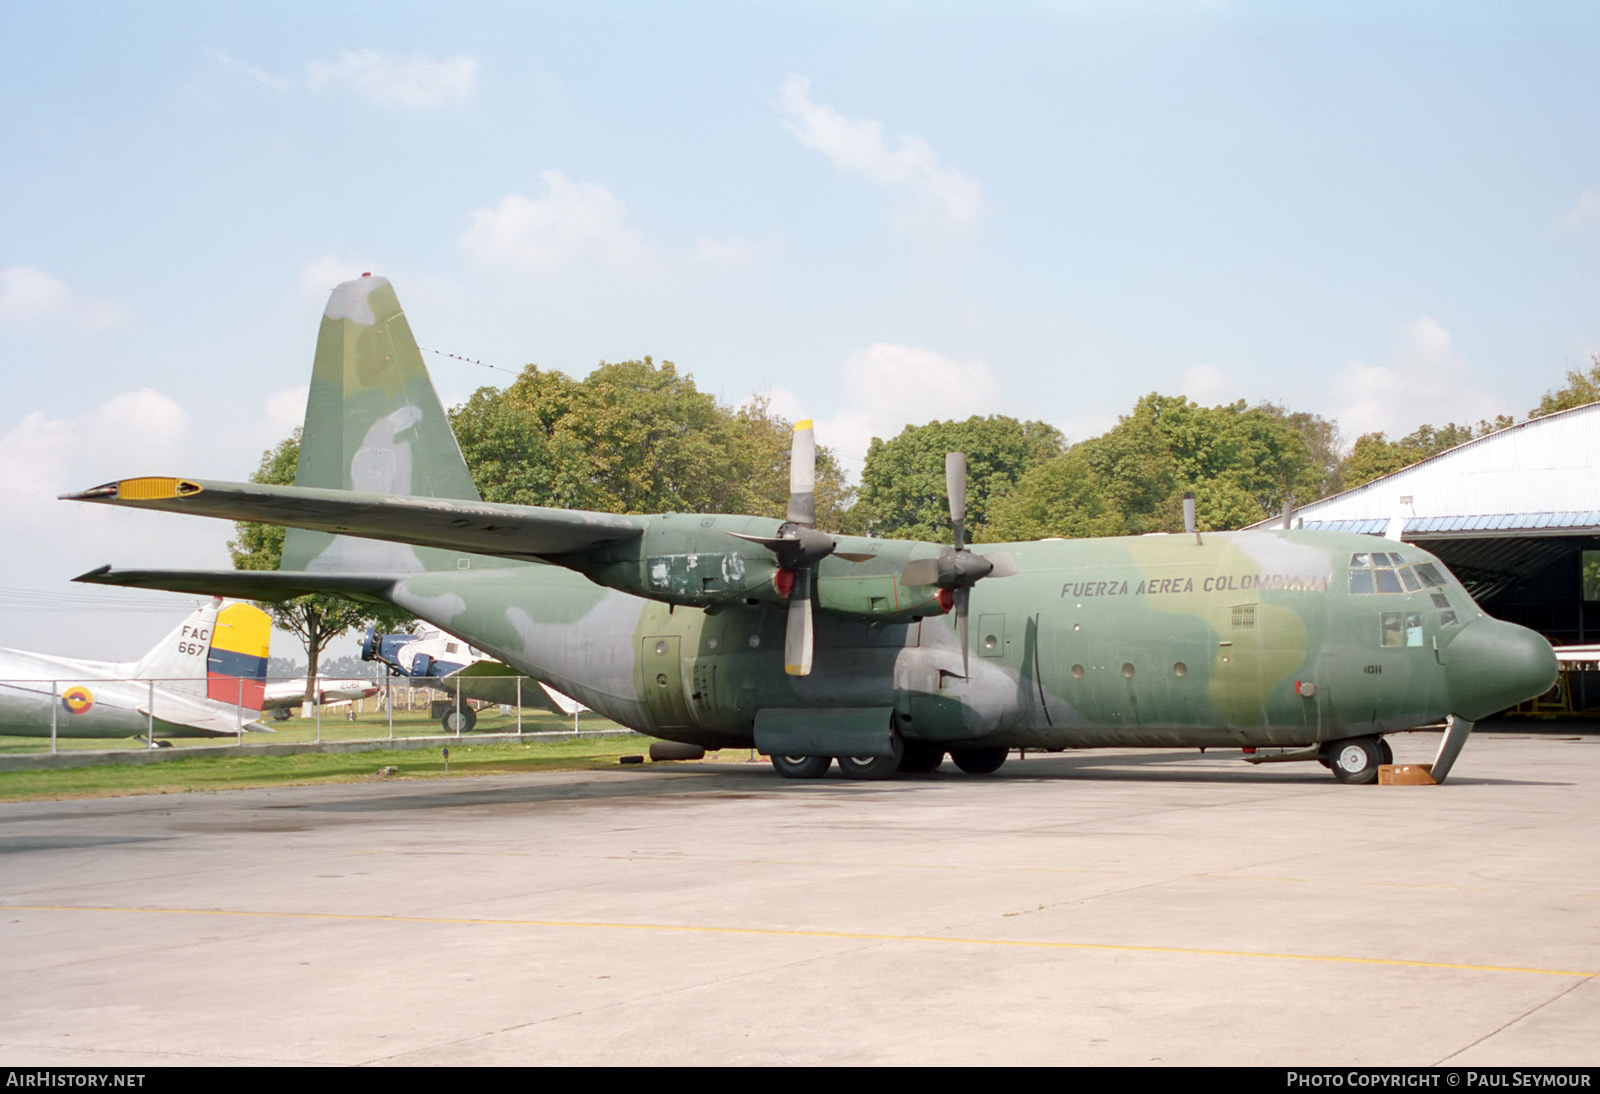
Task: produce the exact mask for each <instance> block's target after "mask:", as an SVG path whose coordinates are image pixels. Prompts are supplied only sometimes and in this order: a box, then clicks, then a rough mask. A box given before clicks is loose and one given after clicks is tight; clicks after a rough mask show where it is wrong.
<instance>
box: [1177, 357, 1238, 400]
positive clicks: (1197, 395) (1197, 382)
mask: <svg viewBox="0 0 1600 1094" xmlns="http://www.w3.org/2000/svg"><path fill="white" fill-rule="evenodd" d="M1178 392H1179V394H1181V395H1186V396H1188V397H1189V399H1190V400H1191V401H1193V402H1196V403H1199V404H1200V405H1201V406H1216V405H1218V404H1220V403H1227V402H1232V401H1233V400H1234V399H1237V398H1239V385H1238V383H1237V382H1236V381H1235V380H1234V378H1233V377H1232V376H1229V375H1228V374H1227V373H1226V372H1223V371H1222V370H1221V369H1220V368H1217V367H1216V366H1215V365H1191V366H1190V367H1188V368H1186V369H1184V370H1183V376H1182V378H1181V379H1180V380H1179V382H1178Z"/></svg>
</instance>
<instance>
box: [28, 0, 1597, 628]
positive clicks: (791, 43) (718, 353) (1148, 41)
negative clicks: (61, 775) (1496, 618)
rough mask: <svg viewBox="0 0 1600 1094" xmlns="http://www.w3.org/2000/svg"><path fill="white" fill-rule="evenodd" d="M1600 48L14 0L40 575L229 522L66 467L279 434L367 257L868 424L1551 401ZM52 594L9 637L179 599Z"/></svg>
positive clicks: (1590, 279)
mask: <svg viewBox="0 0 1600 1094" xmlns="http://www.w3.org/2000/svg"><path fill="white" fill-rule="evenodd" d="M1395 9H1398V10H1395ZM1597 47H1600V9H1597V8H1595V7H1594V6H1593V5H1579V4H1515V5H1512V4H1497V5H1489V4H1470V3H1465V4H1462V3H1452V4H1422V3H1416V4H1407V5H1399V6H1397V5H1362V4H1316V3H1304V4H1279V5H1266V4H1248V3H1245V4H1235V3H1222V2H1215V3H1212V2H1206V3H1134V4H1108V3H1057V4H999V5H983V6H979V5H976V4H954V3H952V4H916V5H912V4H896V3H883V4H874V5H846V4H827V3H815V4H790V5H765V4H748V3H737V4H736V3H727V4H715V3H697V4H684V5H676V6H671V5H654V4H607V3H597V4H587V5H574V4H570V3H568V4H545V5H541V4H523V3H518V4H510V3H508V4H501V5H492V4H469V5H466V6H465V7H464V9H463V10H461V11H453V12H445V11H443V10H442V9H440V8H439V7H438V6H437V5H426V6H422V5H419V6H407V5H397V4H381V5H380V4H372V5H362V4H350V5H319V6H315V7H313V6H309V5H297V4H280V5H276V6H274V7H272V8H270V9H269V8H261V9H255V10H250V9H245V8H244V7H243V6H239V7H238V8H237V9H236V8H235V7H234V6H227V5H200V4H193V5H185V4H171V3H167V4H163V3H157V4H152V5H139V6H130V5H121V4H109V3H108V4H82V3H62V4H54V5H38V4H26V3H19V2H15V0H0V117H3V118H4V129H3V131H4V133H5V135H6V136H5V140H4V141H3V142H0V197H3V201H4V206H3V207H4V209H5V214H4V216H3V217H0V361H3V362H4V365H5V375H6V378H7V381H8V385H9V388H10V392H11V398H10V399H9V400H7V401H6V403H5V405H4V407H3V409H0V502H3V504H4V505H5V507H6V510H7V524H8V527H9V528H10V529H11V531H12V534H11V535H10V536H7V537H6V539H5V541H4V542H3V543H0V565H3V566H4V568H5V571H6V574H7V576H6V577H5V578H4V579H3V580H0V585H3V586H5V587H6V588H8V589H27V590H38V591H44V592H51V591H62V592H66V591H71V592H73V593H77V592H80V591H82V590H81V587H80V588H73V587H70V586H67V585H66V584H65V583H66V581H67V579H69V578H70V577H71V576H73V575H74V574H76V573H78V572H81V571H82V570H84V569H88V568H90V567H92V566H95V565H99V564H101V563H104V562H116V563H118V564H119V565H162V564H175V565H224V564H226V552H225V542H226V539H227V535H228V532H229V529H228V528H226V527H225V526H221V525H218V524H215V523H214V522H203V521H183V520H174V519H172V518H159V517H156V516H152V515H149V514H129V513H113V512H104V511H99V510H93V509H91V508H90V507H85V506H72V505H68V504H66V503H61V502H56V501H54V500H53V498H54V496H55V495H56V494H57V493H60V492H61V491H64V490H68V489H75V488H80V487H83V486H87V485H91V484H93V483H97V482H101V481H104V480H106V479H110V478H114V477H119V476H123V475H128V474H142V473H182V474H193V475H201V476H207V477H216V478H242V477H244V476H246V475H248V474H249V472H250V471H251V470H252V469H253V467H254V466H255V463H256V462H257V460H258V459H259V457H260V454H261V451H262V450H263V449H264V448H265V447H267V446H268V445H270V444H272V443H274V442H275V441H276V440H278V439H280V438H281V437H282V436H283V435H285V434H286V433H287V432H288V430H289V429H290V428H292V427H293V425H294V424H296V423H297V421H298V419H299V416H300V413H301V410H302V407H301V404H300V400H301V399H302V398H303V391H304V387H303V385H304V384H305V382H306V377H307V374H308V372H309V367H310V359H311V350H312V346H313V344H314V339H315V331H316V323H317V319H318V316H319V313H320V309H321V306H322V302H323V301H324V300H325V299H326V295H327V292H328V290H329V289H330V288H331V287H332V286H333V285H334V284H335V283H336V282H338V281H339V280H342V279H344V278H346V277H349V276H353V275H355V274H359V273H360V272H362V271H363V270H371V271H373V272H376V273H381V274H384V275H386V276H388V277H390V278H391V279H392V280H393V281H394V283H395V287H396V289H397V291H398V292H399V294H400V298H401V300H402V302H403V303H404V304H405V306H406V308H407V311H408V314H409V315H410V318H411V322H412V327H413V329H414V330H415V332H416V333H417V336H418V339H419V341H420V342H421V344H422V345H423V346H424V347H426V348H429V349H435V350H439V351H443V352H446V353H452V354H458V355H461V356H464V357H467V358H471V359H475V360H480V361H483V362H487V363H490V364H494V365H497V366H500V367H501V368H504V369H508V370H512V371H515V370H516V369H518V368H519V367H520V366H521V365H523V364H526V363H529V362H533V363H537V364H539V365H541V366H542V367H546V368H557V369H561V370H564V371H566V372H568V373H570V374H572V375H575V376H581V375H583V374H585V373H586V372H587V371H588V370H589V369H591V368H592V367H594V365H595V364H596V363H598V362H599V361H601V360H620V359H626V358H630V357H638V356H642V355H645V354H650V355H653V356H654V357H656V358H657V359H658V360H659V359H663V358H665V359H670V360H673V361H675V362H677V363H678V364H679V366H680V367H682V368H684V369H686V370H687V371H689V372H692V373H693V374H694V376H695V378H696V380H697V381H698V382H699V383H700V385H701V386H702V388H704V389H707V390H710V391H712V392H714V393H716V394H717V395H719V396H720V397H721V398H722V399H723V400H725V401H727V402H729V403H738V402H741V401H743V400H744V399H746V398H748V397H750V396H751V395H752V394H754V393H758V392H760V393H767V394H769V395H770V396H771V397H772V398H773V400H774V402H775V403H776V404H777V406H778V407H779V409H780V410H782V411H784V412H785V413H787V414H789V415H790V416H792V417H802V416H804V417H812V418H814V419H816V421H817V423H818V427H819V439H820V440H821V441H822V443H826V444H832V445H833V446H835V447H836V448H837V449H838V450H839V451H841V453H842V454H843V455H844V456H845V457H846V459H847V461H849V460H851V459H852V458H854V459H859V457H860V456H861V455H862V454H864V452H865V450H866V445H867V443H868V440H869V439H870V437H872V436H873V435H880V436H889V435H892V434H893V433H895V432H897V431H898V430H899V429H900V427H901V426H903V425H904V424H906V423H908V422H921V421H926V420H929V419H931V418H935V417H965V416H966V415H968V414H970V413H1002V414H1011V415H1015V416H1019V417H1029V418H1043V419H1045V420H1048V421H1050V422H1052V423H1054V424H1056V425H1058V426H1060V427H1061V428H1062V429H1064V430H1065V431H1066V433H1067V434H1068V436H1069V437H1071V438H1074V439H1077V438H1082V437H1085V436H1091V435H1093V434H1095V433H1098V432H1100V431H1102V430H1104V429H1105V428H1107V427H1108V426H1110V425H1111V424H1112V423H1114V421H1115V420H1116V416H1117V415H1118V414H1120V413H1124V412H1126V411H1127V410H1128V409H1129V408H1130V407H1131V405H1132V404H1133V402H1134V401H1135V400H1136V399H1137V398H1138V397H1139V396H1140V395H1142V394H1144V393H1146V392H1149V391H1152V390H1156V391H1162V392H1165V393H1182V394H1188V395H1190V396H1191V397H1194V398H1197V399H1200V400H1201V401H1204V402H1208V403H1212V402H1219V401H1225V400H1232V399H1235V398H1244V399H1247V400H1250V401H1251V402H1256V401H1260V400H1271V401H1281V402H1285V403H1287V404H1289V405H1290V406H1291V407H1294V408H1295V409H1304V410H1311V411H1315V412H1317V413H1320V414H1323V415H1325V416H1330V417H1336V418H1337V419H1338V420H1339V423H1340V426H1341V428H1342V430H1343V433H1344V436H1345V439H1346V442H1347V443H1348V442H1349V441H1352V440H1354V438H1355V437H1356V436H1357V435H1359V434H1360V433H1362V432H1365V431H1368V430H1373V429H1383V430H1387V431H1389V432H1390V433H1391V434H1392V435H1397V434H1400V433H1405V432H1409V431H1410V430H1411V429H1413V428H1415V427H1416V426H1417V425H1419V424H1421V423H1423V422H1431V423H1435V424H1437V423H1442V422H1444V421H1447V420H1452V419H1453V420H1458V421H1459V420H1463V419H1474V420H1475V419H1477V418H1479V417H1482V416H1485V415H1489V414H1494V413H1514V414H1518V415H1521V414H1524V413H1526V411H1527V410H1528V408H1529V407H1531V406H1532V405H1533V404H1534V403H1535V402H1536V401H1537V400H1538V397H1539V396H1540V394H1542V393H1543V392H1544V391H1545V390H1546V389H1548V388H1550V387H1552V386H1556V385H1558V384H1559V383H1560V382H1561V381H1562V379H1563V376H1564V373H1565V371H1566V370H1567V369H1569V368H1580V367H1583V366H1585V365H1586V364H1587V362H1588V358H1589V354H1590V353H1592V352H1595V351H1596V350H1600V314H1597V311H1596V308H1595V303H1596V300H1597V298H1600V293H1597V289H1600V132H1597V128H1600V126H1597V124H1596V121H1595V118H1596V116H1597V115H1596V105H1597V103H1600V95H1597V91H1600V72H1597V70H1596V68H1595V66H1594V64H1593V57H1594V55H1595V54H1596V51H1597ZM430 361H431V362H432V364H433V368H434V376H435V382H436V384H437V386H438V387H439V388H440V391H441V393H442V394H443V395H444V397H445V399H446V400H447V401H449V402H458V401H460V400H461V399H463V398H465V396H466V395H467V394H469V393H470V392H471V391H472V390H473V389H474V388H476V387H477V386H479V385H482V384H486V383H490V384H500V383H504V382H505V381H506V380H508V379H509V375H508V374H507V373H504V372H495V371H492V370H490V369H486V368H482V367H478V366H474V365H471V364H466V363H463V362H460V361H455V360H452V359H449V358H445V357H431V358H430ZM106 595H107V597H108V602H116V601H115V594H111V593H108V594H106ZM148 599H149V598H148V597H147V598H146V600H148ZM127 602H128V603H133V601H132V599H129V600H128V601H127ZM6 603H7V600H6V596H5V594H3V593H0V644H3V645H17V646H25V647H30V648H39V649H56V650H59V651H61V652H77V653H81V654H85V655H104V656H131V655H132V654H133V653H136V652H138V649H139V647H140V646H142V645H143V644H145V643H146V640H147V638H146V635H145V633H144V629H145V628H146V627H147V629H149V630H152V631H154V632H155V633H154V634H151V635H149V636H148V638H149V639H150V640H153V638H154V637H155V636H156V634H159V632H160V631H161V630H162V629H164V628H165V626H166V625H167V623H168V620H167V619H166V618H165V617H156V616H154V615H153V616H152V617H151V618H150V619H149V620H148V621H146V620H145V618H144V617H143V616H141V615H138V614H135V613H131V612H124V614H122V615H115V614H113V615H112V616H110V617H109V618H110V622H109V623H108V622H107V621H106V620H107V618H108V617H107V616H104V615H101V614H99V613H96V612H94V611H92V610H83V609H81V608H80V607H79V606H78V604H77V601H76V600H74V602H73V604H72V605H71V606H70V608H71V610H67V609H68V608H69V605H67V602H66V601H63V602H62V605H63V610H61V611H9V610H6V609H5V607H4V605H5V604H6ZM174 610H175V611H176V612H177V613H178V614H181V612H182V609H181V608H177V609H174ZM85 636H88V637H85ZM95 636H99V637H98V638H96V637H95ZM96 641H100V642H104V643H108V644H109V645H110V646H113V647H116V648H110V649H101V648H98V647H96V648H92V649H91V648H86V645H93V644H94V642H96Z"/></svg>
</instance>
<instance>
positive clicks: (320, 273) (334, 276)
mask: <svg viewBox="0 0 1600 1094" xmlns="http://www.w3.org/2000/svg"><path fill="white" fill-rule="evenodd" d="M379 268H380V267H379V266H378V265H377V264H376V263H373V262H370V261H368V260H367V259H362V258H345V257H343V256H341V255H336V254H325V255H322V256H321V257H320V258H313V259H312V260H311V261H310V262H307V263H306V264H305V265H304V266H302V267H300V279H299V283H298V288H299V291H300V295H302V296H306V297H310V298H313V299H315V300H318V301H324V300H327V298H328V294H329V293H331V292H332V291H333V290H334V287H335V286H337V285H340V284H342V283H344V282H346V281H354V280H355V279H356V278H358V277H360V276H361V275H362V274H364V273H377V272H378V270H379Z"/></svg>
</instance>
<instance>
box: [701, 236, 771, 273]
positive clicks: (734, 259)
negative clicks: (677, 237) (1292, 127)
mask: <svg viewBox="0 0 1600 1094" xmlns="http://www.w3.org/2000/svg"><path fill="white" fill-rule="evenodd" d="M777 253H778V245H777V244H776V243H774V242H772V241H770V240H761V239H750V238H749V237H747V236H739V235H733V236H727V237H725V238H723V239H711V238H708V237H706V236H701V237H700V238H699V239H697V240H695V243H694V257H695V258H696V259H698V260H699V261H701V262H709V263H711V264H712V265H715V266H746V265H749V264H750V263H752V262H755V261H758V260H760V259H764V258H770V257H772V256H773V255H775V254H777Z"/></svg>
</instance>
